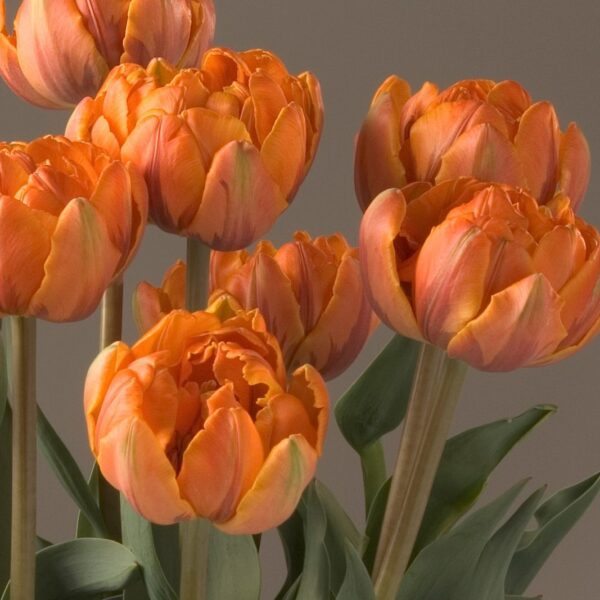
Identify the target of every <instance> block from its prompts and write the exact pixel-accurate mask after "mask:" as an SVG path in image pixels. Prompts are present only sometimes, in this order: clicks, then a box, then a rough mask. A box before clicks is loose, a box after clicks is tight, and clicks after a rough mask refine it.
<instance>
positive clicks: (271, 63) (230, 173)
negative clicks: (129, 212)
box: [67, 48, 323, 250]
mask: <svg viewBox="0 0 600 600" xmlns="http://www.w3.org/2000/svg"><path fill="white" fill-rule="evenodd" d="M322 122H323V106H322V99H321V93H320V89H319V84H318V82H317V80H316V79H315V77H314V76H313V75H311V74H310V73H303V74H301V75H299V76H298V77H294V76H292V75H290V74H289V73H288V72H287V70H286V68H285V66H284V65H283V63H282V62H281V61H280V60H279V59H278V58H277V57H276V56H275V55H273V54H271V53H269V52H266V51H264V50H250V51H248V52H233V51H232V50H227V49H222V48H215V49H212V50H210V51H209V52H207V53H206V54H205V56H204V59H203V61H202V66H201V69H187V70H182V71H178V70H177V69H175V68H173V67H172V66H170V65H169V64H167V63H166V62H165V61H162V60H157V61H153V62H151V63H150V65H149V66H148V69H147V70H145V69H143V68H141V67H137V66H135V65H124V66H121V67H117V68H116V69H115V70H113V71H112V72H111V74H110V75H109V77H108V79H107V81H106V82H105V84H104V86H103V87H102V89H101V90H100V92H99V94H98V95H97V96H96V98H87V99H85V100H83V101H82V102H81V103H80V104H79V106H78V107H77V108H76V110H75V112H74V113H73V115H72V116H71V119H70V121H69V124H68V126H67V135H68V136H69V137H72V138H75V139H85V140H89V141H92V142H94V143H95V144H97V145H99V146H101V147H103V148H105V149H106V150H107V151H109V152H110V153H111V154H112V155H113V156H115V157H118V156H121V157H122V158H123V159H124V160H131V161H132V162H133V163H134V164H136V165H137V166H138V167H139V168H140V170H141V171H142V172H143V173H144V176H145V179H146V182H147V184H148V189H149V193H150V216H151V219H152V221H153V222H154V223H156V224H157V225H158V226H159V227H161V228H162V229H164V230H166V231H169V232H171V233H177V234H180V235H183V236H187V237H195V238H198V239H200V240H201V241H203V242H204V243H206V244H208V245H209V246H211V247H212V248H216V249H219V250H237V249H240V248H244V247H246V246H248V245H249V244H251V243H252V242H254V241H255V240H257V239H258V238H259V237H261V236H262V235H263V234H265V233H266V232H267V231H268V230H269V229H270V228H271V226H272V225H273V224H274V222H275V220H276V219H277V217H278V216H279V215H280V214H281V213H282V212H283V211H284V210H285V209H286V208H287V206H288V204H289V203H290V202H291V200H292V198H293V197H294V194H295V193H296V190H297V189H298V186H299V185H300V183H301V181H302V180H303V178H304V176H305V175H306V173H307V171H308V168H309V166H310V164H311V163H312V160H313V158H314V155H315V152H316V149H317V145H318V142H319V137H320V134H321V129H322Z"/></svg>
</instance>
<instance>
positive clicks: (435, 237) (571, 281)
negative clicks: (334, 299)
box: [360, 179, 600, 371]
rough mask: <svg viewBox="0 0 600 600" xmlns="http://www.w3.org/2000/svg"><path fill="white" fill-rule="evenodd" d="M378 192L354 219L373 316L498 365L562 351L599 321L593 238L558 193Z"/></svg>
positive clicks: (492, 187) (456, 185)
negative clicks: (546, 197) (538, 197)
mask: <svg viewBox="0 0 600 600" xmlns="http://www.w3.org/2000/svg"><path fill="white" fill-rule="evenodd" d="M414 192H415V190H414V188H412V189H411V188H410V187H409V188H408V189H405V190H404V191H403V190H398V189H392V190H387V191H385V192H383V193H382V194H380V195H379V196H378V197H377V198H376V199H375V200H374V201H373V203H372V204H371V206H370V207H369V208H368V209H367V211H366V213H365V216H364V218H363V222H362V225H361V242H360V258H361V265H362V268H363V274H364V277H365V285H366V287H367V291H368V294H369V296H370V298H371V301H372V304H373V308H374V310H375V312H376V313H377V314H378V315H379V317H381V319H382V320H383V321H385V322H386V323H387V324H388V325H389V326H390V327H392V328H393V329H395V330H396V331H398V332H400V333H401V334H403V335H406V336H408V337H412V338H415V339H419V340H425V341H428V342H431V343H432V344H435V345H437V346H441V347H442V348H445V349H446V350H447V351H448V354H449V355H450V356H451V357H454V358H460V359H462V360H464V361H466V362H467V363H469V364H470V365H472V366H474V367H476V368H478V369H483V370H489V371H507V370H511V369H516V368H518V367H523V366H529V365H540V364H546V363H550V362H554V361H556V360H559V359H561V358H564V357H566V356H568V355H570V354H572V353H573V352H575V351H576V350H578V349H579V348H580V347H582V346H583V345H584V344H586V343H587V342H588V341H589V340H590V339H591V338H592V337H593V336H594V335H595V334H596V332H597V331H598V329H599V328H600V248H599V243H600V234H599V233H598V231H597V230H596V229H594V228H593V227H592V226H590V225H588V224H586V223H585V222H584V221H582V220H581V219H580V218H578V217H576V216H575V215H574V213H573V209H572V207H571V205H570V203H569V199H568V198H567V197H566V196H563V195H560V194H559V195H557V196H556V197H555V198H554V199H552V200H551V201H550V202H549V203H548V204H547V205H545V206H539V205H538V204H537V203H536V201H535V200H534V199H533V197H532V196H530V195H529V194H527V193H526V192H524V191H522V190H520V189H515V188H512V187H510V186H506V185H500V184H489V183H481V182H476V181H475V180H469V179H462V180H458V181H448V182H444V183H442V184H438V185H437V186H435V187H432V188H431V189H429V190H428V191H425V192H424V193H422V194H421V195H418V194H415V193H414Z"/></svg>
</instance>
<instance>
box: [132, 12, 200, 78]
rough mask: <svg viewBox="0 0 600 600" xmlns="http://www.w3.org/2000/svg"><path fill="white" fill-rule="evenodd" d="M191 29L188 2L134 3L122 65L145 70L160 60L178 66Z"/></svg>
mask: <svg viewBox="0 0 600 600" xmlns="http://www.w3.org/2000/svg"><path fill="white" fill-rule="evenodd" d="M191 27H192V14H191V11H190V2H189V0H131V2H130V4H129V13H128V15H127V28H126V30H125V38H124V40H123V50H124V51H123V55H122V56H121V62H122V63H127V62H130V63H137V64H139V65H142V66H144V67H145V66H146V65H147V64H148V63H149V62H150V61H151V60H152V59H153V58H155V57H158V56H160V57H162V58H164V59H165V60H167V61H168V62H170V63H173V64H177V63H178V62H179V60H180V59H181V57H182V56H183V54H184V52H185V50H186V48H187V46H188V43H189V40H190V34H191Z"/></svg>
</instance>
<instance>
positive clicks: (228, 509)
mask: <svg viewBox="0 0 600 600" xmlns="http://www.w3.org/2000/svg"><path fill="white" fill-rule="evenodd" d="M263 460H264V455H263V446H262V442H261V440H260V436H259V435H258V431H257V430H256V427H255V426H254V423H253V422H252V419H251V418H250V415H249V414H248V413H247V412H246V411H245V410H243V409H241V408H237V409H226V408H221V409H218V410H217V411H216V412H215V413H213V414H212V415H211V416H210V417H209V418H208V419H207V420H206V421H205V423H204V429H202V430H201V431H199V432H198V433H197V434H196V436H195V437H194V439H193V440H192V441H191V442H190V445H189V446H188V447H187V450H186V451H185V453H184V455H183V463H182V466H181V471H180V473H179V475H178V477H177V481H178V483H179V486H180V489H181V494H182V496H183V497H184V498H185V499H186V500H187V501H188V502H189V503H190V504H191V505H192V506H193V508H194V511H195V512H196V514H197V515H199V516H203V517H208V518H210V519H213V520H216V521H226V520H228V519H229V518H231V516H232V515H233V514H234V513H235V509H236V507H237V505H238V502H239V500H240V498H242V497H243V496H244V495H245V494H246V492H247V491H248V490H249V489H250V487H251V486H252V484H253V482H254V479H255V478H256V475H257V473H259V471H260V469H261V467H262V465H263Z"/></svg>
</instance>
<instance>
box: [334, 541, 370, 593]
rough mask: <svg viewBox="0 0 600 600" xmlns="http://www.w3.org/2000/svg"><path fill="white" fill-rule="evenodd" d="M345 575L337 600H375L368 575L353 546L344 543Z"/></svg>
mask: <svg viewBox="0 0 600 600" xmlns="http://www.w3.org/2000/svg"><path fill="white" fill-rule="evenodd" d="M344 552H345V558H346V573H345V576H344V581H343V582H342V585H341V587H340V591H339V592H338V594H337V595H336V598H337V600H359V599H360V600H375V592H374V591H373V584H372V583H371V578H370V577H369V573H368V571H367V569H366V568H365V565H364V563H363V561H362V560H361V558H360V556H359V555H358V553H357V552H356V549H355V548H354V546H353V545H352V544H351V543H350V542H348V541H346V544H345V548H344Z"/></svg>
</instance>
